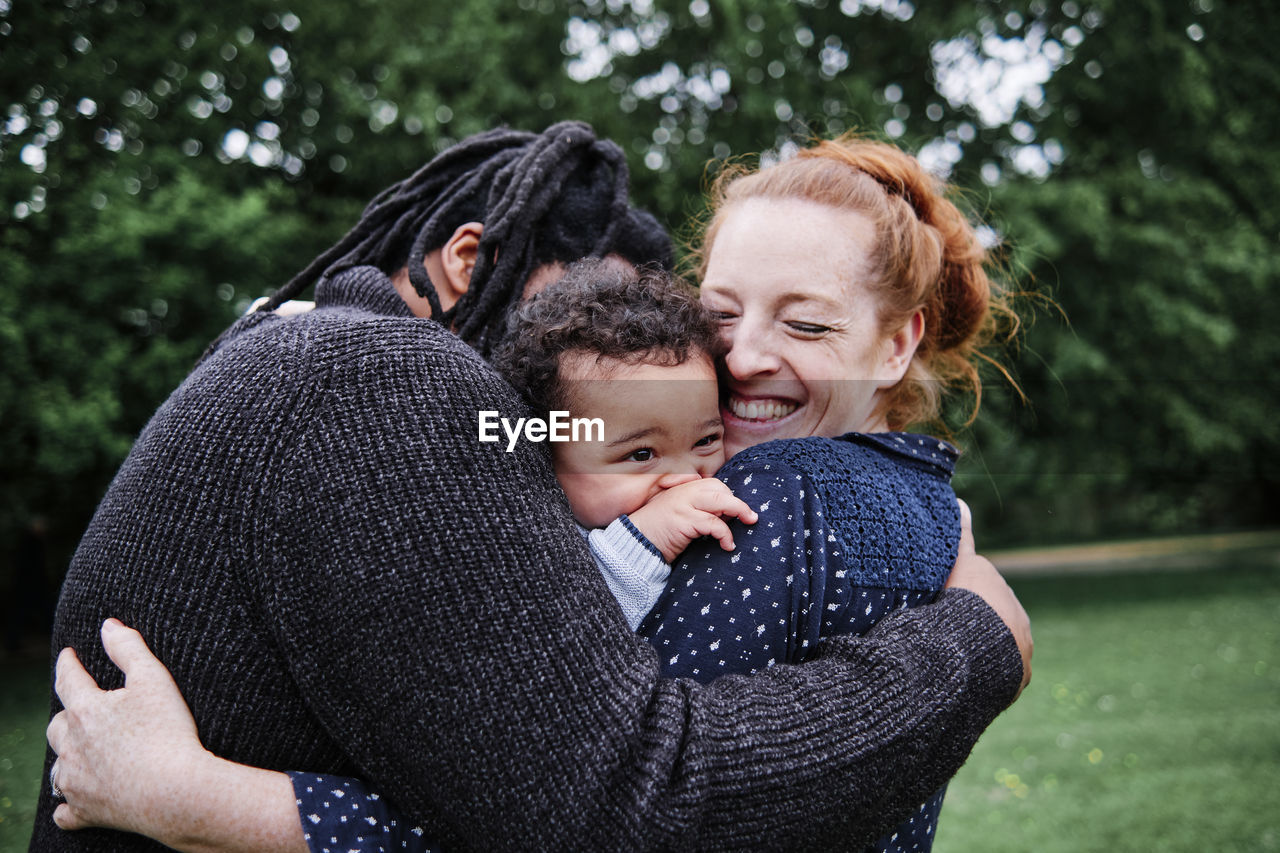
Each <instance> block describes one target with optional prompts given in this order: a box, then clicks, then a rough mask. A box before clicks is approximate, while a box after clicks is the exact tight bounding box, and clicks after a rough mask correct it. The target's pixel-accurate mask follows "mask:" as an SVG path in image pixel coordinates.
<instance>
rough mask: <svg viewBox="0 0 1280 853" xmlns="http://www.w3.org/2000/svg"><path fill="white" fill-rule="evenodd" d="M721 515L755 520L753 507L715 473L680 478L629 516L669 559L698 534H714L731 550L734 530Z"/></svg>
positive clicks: (687, 545)
mask: <svg viewBox="0 0 1280 853" xmlns="http://www.w3.org/2000/svg"><path fill="white" fill-rule="evenodd" d="M721 516H730V517H733V518H737V519H739V520H741V521H742V522H743V523H744V524H755V523H756V518H757V517H758V516H757V515H756V512H755V510H753V509H752V508H751V507H749V506H747V505H746V504H745V503H744V502H743V501H742V500H741V499H739V498H736V497H734V496H733V492H731V491H729V487H728V486H726V485H725V484H724V483H722V482H721V481H720V480H717V479H716V478H715V477H705V478H703V479H699V480H692V481H688V482H681V483H679V484H678V485H674V486H671V487H670V488H668V489H666V490H664V491H662V492H659V493H658V494H657V495H655V496H654V497H653V498H652V499H650V501H649V502H648V503H647V504H645V505H644V506H642V507H640V508H639V509H638V510H636V511H635V512H632V513H629V514H628V517H629V518H630V519H631V523H632V524H634V525H635V526H636V529H637V530H639V531H640V532H641V533H643V534H644V535H645V538H647V539H648V540H649V541H650V542H652V543H653V544H654V545H655V546H657V548H658V550H659V551H661V552H662V558H663V559H664V560H666V561H667V562H668V563H670V562H671V561H672V560H674V559H675V558H676V557H677V556H679V554H680V552H681V551H683V550H684V549H685V548H688V547H689V543H690V542H692V541H693V540H695V539H697V538H698V537H700V536H714V537H715V538H716V539H717V540H719V542H720V547H722V548H724V549H725V550H726V551H732V550H733V534H732V533H730V532H729V525H728V524H726V523H725V521H724V519H722V518H721Z"/></svg>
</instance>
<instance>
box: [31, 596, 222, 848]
mask: <svg viewBox="0 0 1280 853" xmlns="http://www.w3.org/2000/svg"><path fill="white" fill-rule="evenodd" d="M102 646H103V648H104V649H105V650H106V652H107V656H108V657H110V658H111V660H112V662H113V663H115V665H116V666H118V667H120V669H121V670H122V671H123V672H124V676H125V686H124V688H123V689H121V690H109V691H108V690H101V689H99V688H98V683H97V682H96V681H94V680H93V676H91V675H90V674H89V673H88V672H87V671H86V670H85V668H84V666H83V665H81V663H80V659H79V658H78V657H76V653H75V652H74V651H73V650H72V649H63V650H62V653H61V654H59V655H58V663H57V668H56V675H55V679H54V690H56V691H57V693H58V698H59V699H61V700H62V704H63V706H64V710H62V711H60V712H58V713H57V714H56V715H55V716H54V718H53V719H52V720H51V721H50V722H49V728H48V732H47V735H48V738H49V746H51V747H52V748H53V751H54V752H56V753H57V754H58V760H57V763H56V765H55V768H56V778H57V783H58V787H59V788H61V789H62V792H63V794H64V795H65V796H66V802H64V803H62V804H60V805H59V806H58V808H57V809H56V810H55V811H54V813H53V820H54V823H56V824H58V826H60V827H62V828H63V829H82V828H84V827H87V826H105V827H111V828H114V829H123V830H128V831H130V832H141V833H143V834H144V835H145V834H148V831H149V830H152V829H154V828H155V826H156V817H157V814H156V812H157V811H158V810H161V809H162V808H163V802H162V798H161V797H159V796H158V794H159V792H164V791H167V790H171V789H173V788H175V787H179V786H181V784H182V780H183V779H184V777H186V776H188V775H189V774H190V773H191V772H192V769H193V768H194V767H198V766H200V765H201V763H202V762H204V761H206V760H207V759H209V758H210V757H211V756H210V755H209V753H208V752H206V751H205V749H204V747H203V746H201V744H200V737H199V735H198V734H197V732H196V723H195V720H194V719H193V718H192V716H191V711H190V710H189V709H188V708H187V704H186V702H184V701H183V699H182V694H181V693H180V692H179V691H178V686H177V685H176V684H174V682H173V677H172V676H171V675H170V674H169V671H168V670H167V669H165V667H164V664H162V663H160V661H159V660H158V659H157V658H156V657H155V656H154V655H152V654H151V650H150V649H148V648H147V644H146V643H145V642H144V641H143V639H142V635H140V634H139V633H138V632H137V631H134V630H133V629H132V628H126V627H125V626H124V625H123V624H121V623H120V622H118V621H116V620H115V619H108V620H107V621H106V622H104V623H103V625H102Z"/></svg>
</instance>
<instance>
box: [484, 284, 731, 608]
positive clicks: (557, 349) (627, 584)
mask: <svg viewBox="0 0 1280 853" xmlns="http://www.w3.org/2000/svg"><path fill="white" fill-rule="evenodd" d="M506 340H507V343H506V344H505V346H504V347H503V349H502V350H501V351H500V352H499V353H498V356H497V359H496V362H497V365H498V367H499V369H500V370H502V372H503V373H504V374H505V375H506V377H507V379H508V380H509V381H510V382H511V384H512V385H514V386H515V387H516V388H519V389H521V390H522V391H523V393H524V394H525V396H526V398H527V399H528V401H529V402H530V404H531V405H532V406H533V408H534V409H535V412H536V414H538V415H540V416H543V417H546V416H547V415H548V414H549V413H550V412H552V411H568V412H569V413H570V415H571V416H572V417H573V418H575V419H577V418H586V419H591V420H594V419H598V420H599V421H601V422H603V425H604V431H603V439H602V440H599V439H600V438H601V437H600V436H599V435H598V434H594V433H592V434H591V437H593V438H596V439H597V440H576V441H563V442H555V443H552V445H551V448H552V450H551V452H552V460H553V465H554V468H555V474H556V478H557V479H558V480H559V482H560V486H561V488H563V489H564V492H565V494H566V495H567V496H568V498H569V506H570V508H571V509H572V510H573V515H574V517H575V518H576V519H577V521H578V524H579V528H580V530H581V531H582V533H583V535H584V536H585V537H586V539H587V543H588V546H589V548H590V550H591V554H592V556H593V557H594V558H595V561H596V564H597V565H598V566H599V567H600V570H601V572H602V573H603V574H604V577H605V580H606V582H607V583H608V584H609V588H610V590H611V591H612V592H613V594H614V596H615V597H616V598H617V599H618V602H619V603H620V604H621V606H622V610H623V613H624V614H625V615H626V617H627V621H628V623H629V624H630V625H631V627H632V629H633V630H634V629H635V628H636V627H637V626H638V625H639V624H640V622H641V620H642V619H643V618H644V617H645V615H646V614H647V613H648V612H649V611H650V610H651V609H652V608H653V605H654V603H655V602H656V601H657V599H658V596H659V595H660V594H661V593H662V591H663V589H664V588H665V586H666V583H667V578H668V575H669V574H670V565H669V563H670V562H671V561H672V560H674V559H675V557H676V556H677V555H678V554H680V552H681V551H683V550H684V549H685V548H686V547H687V546H688V545H689V543H690V542H692V541H693V540H694V539H697V538H699V537H701V536H712V537H714V538H715V539H716V540H718V541H719V543H720V545H721V546H722V547H723V548H724V549H725V550H729V551H731V550H733V536H732V534H731V533H730V531H729V526H728V525H727V524H726V523H725V521H724V519H723V518H722V516H730V517H734V518H738V519H739V520H741V521H743V522H744V523H747V524H751V523H753V522H754V521H755V519H756V513H755V512H754V511H753V510H752V509H751V508H750V507H748V506H747V504H745V503H744V502H743V501H742V500H740V499H739V498H736V497H734V495H733V493H732V492H730V491H729V489H728V487H727V486H725V485H724V483H722V482H721V481H720V480H717V479H715V478H714V477H713V476H712V475H713V474H714V473H715V472H716V471H717V470H719V468H720V466H721V465H723V464H724V462H725V451H724V442H723V439H722V436H723V426H722V423H721V419H720V409H719V395H718V390H717V383H716V371H715V359H716V357H717V356H719V355H720V354H721V352H722V344H721V342H720V338H719V335H718V330H717V326H716V322H715V320H714V319H713V318H712V317H711V316H710V314H709V313H708V312H707V311H706V309H705V308H703V307H702V305H701V304H700V303H699V302H698V299H697V296H696V295H695V294H694V293H693V292H692V290H691V289H690V288H688V287H687V286H685V285H684V284H683V283H681V282H680V281H679V280H678V279H675V278H674V277H672V276H670V275H669V274H667V273H664V272H661V271H657V270H649V269H641V270H635V269H633V268H632V267H631V266H629V265H627V264H625V263H624V262H621V261H614V260H585V261H579V262H578V263H576V264H573V265H572V266H571V267H570V268H569V269H568V271H567V272H566V274H565V276H564V278H563V279H561V280H560V281H558V282H556V283H555V284H553V285H551V286H550V287H548V288H547V289H546V290H545V291H543V292H542V293H540V294H539V295H538V296H536V297H534V298H533V299H531V300H528V301H526V302H525V303H524V304H523V305H521V306H520V307H519V308H518V309H517V310H516V311H515V312H514V313H513V315H512V318H511V329H510V333H509V334H508V335H507V338H506Z"/></svg>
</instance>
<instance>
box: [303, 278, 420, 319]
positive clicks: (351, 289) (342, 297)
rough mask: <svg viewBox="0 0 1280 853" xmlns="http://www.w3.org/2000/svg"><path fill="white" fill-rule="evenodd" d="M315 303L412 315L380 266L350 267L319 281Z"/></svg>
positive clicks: (397, 314) (323, 305) (394, 315)
mask: <svg viewBox="0 0 1280 853" xmlns="http://www.w3.org/2000/svg"><path fill="white" fill-rule="evenodd" d="M316 305H317V306H318V307H321V308H333V307H338V308H362V309H364V310H366V311H371V312H373V313H374V314H380V315H383V316H390V317H412V316H413V312H412V311H410V310H409V306H408V305H406V304H405V302H404V300H403V299H401V298H400V294H399V293H396V288H395V285H394V284H392V283H391V279H390V278H389V277H388V276H387V274H386V273H384V272H383V271H382V270H380V269H378V268H377V267H370V266H360V267H347V268H346V269H343V270H339V271H338V272H336V273H334V274H333V275H330V276H325V277H324V278H322V279H320V281H319V282H317V283H316Z"/></svg>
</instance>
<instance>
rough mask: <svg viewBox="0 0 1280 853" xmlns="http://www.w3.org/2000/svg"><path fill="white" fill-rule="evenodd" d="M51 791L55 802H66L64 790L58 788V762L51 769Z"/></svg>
mask: <svg viewBox="0 0 1280 853" xmlns="http://www.w3.org/2000/svg"><path fill="white" fill-rule="evenodd" d="M49 791H50V793H52V794H53V798H54V799H55V800H64V799H66V797H64V796H62V789H61V788H59V787H58V762H57V761H56V760H55V761H54V762H53V766H52V767H50V768H49Z"/></svg>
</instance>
